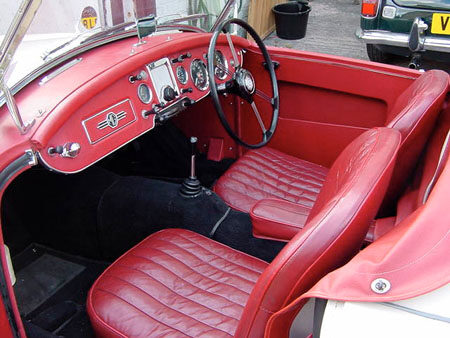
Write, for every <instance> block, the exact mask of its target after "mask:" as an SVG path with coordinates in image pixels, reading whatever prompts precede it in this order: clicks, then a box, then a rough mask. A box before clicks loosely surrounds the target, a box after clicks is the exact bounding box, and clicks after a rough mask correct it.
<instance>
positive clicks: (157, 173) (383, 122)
mask: <svg viewBox="0 0 450 338" xmlns="http://www.w3.org/2000/svg"><path fill="white" fill-rule="evenodd" d="M234 20H235V22H234V23H237V24H240V25H241V26H242V25H244V26H243V27H244V28H245V29H247V30H248V31H249V33H251V28H248V27H245V23H244V24H242V23H240V22H239V21H238V20H236V19H234ZM218 31H219V32H220V29H219V30H218ZM252 36H253V35H252ZM253 38H254V39H255V41H256V42H257V44H256V45H252V44H250V43H249V42H248V40H246V39H243V38H239V37H236V36H233V37H230V36H229V35H227V34H218V33H217V34H215V35H213V36H212V37H211V35H210V34H197V33H183V34H169V35H155V36H153V37H150V38H149V40H148V42H147V44H145V45H143V46H137V47H136V46H133V45H134V44H135V40H136V39H135V38H128V39H123V40H119V41H116V42H114V43H111V44H108V45H104V46H101V47H98V48H96V49H95V50H91V51H88V52H85V53H84V54H83V55H82V61H80V62H78V63H76V64H75V65H74V66H72V67H71V68H69V69H67V70H65V71H64V72H63V73H60V74H59V75H58V76H57V77H55V78H53V79H52V80H50V81H49V82H48V83H46V84H45V85H39V84H38V82H39V81H38V80H36V81H35V83H33V84H31V85H30V86H28V87H26V88H24V89H23V90H22V91H21V92H19V93H18V94H17V100H18V102H19V103H20V104H21V105H22V106H23V107H27V104H31V102H35V101H37V102H40V103H41V102H42V105H43V106H45V107H47V109H46V110H47V111H51V114H47V115H45V116H44V117H43V119H45V120H44V122H45V123H44V122H43V123H42V124H41V126H40V128H39V129H38V131H37V132H36V133H34V134H33V136H32V139H31V141H32V142H33V143H34V144H36V145H37V146H38V147H40V149H41V150H40V151H39V159H40V162H39V165H36V166H34V167H32V168H30V169H29V170H26V171H24V172H23V173H21V174H20V175H19V176H17V177H16V178H15V179H14V180H13V182H12V183H11V184H10V185H9V186H8V188H7V189H6V191H5V194H4V195H3V198H2V201H1V206H2V208H1V223H2V231H3V237H4V240H5V244H6V245H7V246H8V248H9V250H10V253H11V257H12V265H13V267H14V271H15V278H16V282H15V285H14V293H15V301H16V302H17V305H18V308H19V311H20V315H21V317H22V320H23V323H24V326H25V329H26V331H27V333H28V334H29V335H30V336H41V337H54V336H93V335H94V334H95V335H97V336H139V335H167V336H192V337H193V336H195V337H198V336H214V337H216V336H217V337H219V336H252V337H253V336H254V337H261V336H263V335H264V332H265V330H267V327H268V323H269V322H270V318H271V316H272V315H273V314H275V313H277V312H278V311H280V310H281V309H283V308H284V307H286V306H287V305H289V303H290V302H292V301H293V300H294V299H296V298H297V297H299V296H300V295H301V294H303V293H305V292H306V291H307V290H308V289H310V288H311V287H312V286H313V285H314V284H315V283H317V282H318V281H319V280H320V279H321V278H322V277H323V276H325V275H326V274H327V273H329V272H330V271H333V270H335V269H336V268H338V267H340V266H342V265H344V264H345V263H346V262H348V261H349V260H350V259H351V258H352V257H353V256H354V255H355V254H357V253H358V252H359V251H360V250H361V249H363V248H364V247H365V246H367V245H370V243H372V242H373V241H376V240H377V239H378V238H379V237H381V236H382V235H383V234H384V233H386V232H388V231H390V230H391V229H393V228H394V227H395V225H396V224H398V223H399V222H400V221H401V220H403V219H404V218H406V217H408V215H410V214H411V213H412V212H413V211H414V210H415V209H417V208H419V207H420V206H421V205H423V204H424V203H425V202H426V198H427V196H428V195H429V192H430V190H431V189H432V187H433V184H434V183H435V182H436V180H437V178H438V176H439V173H440V170H442V163H443V162H442V158H443V157H444V158H445V157H446V156H447V157H448V151H449V150H448V148H449V147H448V130H449V127H450V109H449V108H447V107H446V106H445V107H444V108H445V109H443V110H442V106H443V104H444V101H445V100H446V95H447V87H448V75H447V74H446V73H444V72H442V71H435V70H433V71H428V72H425V73H419V72H415V71H411V70H406V69H405V70H401V69H399V68H395V67H391V66H387V65H378V64H369V63H361V62H358V61H355V60H350V59H340V58H337V57H333V56H325V55H320V54H314V53H306V52H299V51H293V50H287V49H278V48H275V47H271V48H269V50H267V49H265V47H264V46H263V43H262V41H260V39H259V37H257V36H256V37H255V36H253ZM230 39H231V41H230ZM211 46H212V47H211ZM130 49H131V50H132V51H133V52H132V53H130ZM210 60H214V62H212V61H211V62H208V61H210ZM238 65H240V66H241V67H237V66H238ZM49 72H51V71H49ZM238 72H239V74H238ZM211 78H212V79H214V81H210V79H211ZM255 107H256V108H255ZM24 110H25V111H26V109H24ZM50 122H51V123H50ZM75 143H76V144H77V145H78V146H79V148H75V147H73V145H74V144H75ZM297 313H298V312H297ZM297 313H294V314H289V315H288V316H285V317H283V318H282V320H281V322H282V324H277V325H278V326H277V327H278V329H277V330H278V332H279V334H280V336H281V335H283V334H285V335H289V332H290V330H291V334H292V332H293V331H292V330H293V329H291V326H292V327H294V326H295V325H297V324H296V323H297V321H298V316H296V315H297ZM300 314H302V313H300ZM296 317H297V318H296ZM293 323H294V325H293ZM299 325H302V324H299ZM305 330H306V332H308V330H309V328H308V329H306V328H305ZM309 333H311V332H309Z"/></svg>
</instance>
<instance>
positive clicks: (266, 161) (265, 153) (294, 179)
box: [214, 147, 328, 212]
mask: <svg viewBox="0 0 450 338" xmlns="http://www.w3.org/2000/svg"><path fill="white" fill-rule="evenodd" d="M327 173H328V168H325V167H323V166H321V165H318V164H314V163H311V162H308V161H305V160H301V159H299V158H297V157H294V156H290V155H287V154H284V153H282V152H280V151H278V150H275V149H272V148H269V147H264V148H260V149H256V150H250V151H248V152H247V153H246V154H245V155H244V156H242V157H241V158H240V159H239V160H238V161H236V163H234V164H233V165H232V166H231V167H230V169H228V170H227V171H226V172H225V174H224V175H222V177H220V179H219V180H218V181H217V183H216V185H215V186H214V191H215V192H216V193H217V194H218V195H219V196H220V197H222V199H223V200H224V201H225V202H226V203H227V204H228V205H230V206H231V207H232V208H233V209H236V210H240V211H243V212H249V211H250V209H251V208H252V206H253V205H254V204H255V203H256V202H257V201H259V200H262V199H264V198H278V199H282V200H286V201H290V202H293V203H296V204H301V205H302V206H304V207H306V208H311V207H312V206H313V205H314V202H315V200H316V198H317V195H318V194H319V191H320V188H321V187H322V185H323V182H324V181H325V178H326V176H327Z"/></svg>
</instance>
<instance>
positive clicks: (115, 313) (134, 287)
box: [87, 128, 400, 337]
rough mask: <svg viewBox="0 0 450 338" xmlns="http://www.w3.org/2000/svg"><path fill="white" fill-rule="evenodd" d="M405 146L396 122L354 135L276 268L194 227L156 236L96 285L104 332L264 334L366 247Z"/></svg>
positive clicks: (92, 308) (93, 302)
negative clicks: (289, 307)
mask: <svg viewBox="0 0 450 338" xmlns="http://www.w3.org/2000/svg"><path fill="white" fill-rule="evenodd" d="M399 144H400V134H399V132H398V131H396V130H393V129H388V128H376V129H373V130H370V131H367V132H365V133H364V134H362V135H361V136H360V137H358V138H357V139H356V140H354V141H353V142H352V143H351V144H350V145H349V146H348V147H347V148H346V149H345V150H344V151H343V152H342V154H341V155H340V156H339V157H338V159H337V160H336V162H335V164H334V165H333V168H332V169H331V170H330V173H329V174H328V176H327V179H326V181H325V182H324V186H323V188H322V192H321V193H320V196H319V197H318V199H317V201H316V207H315V208H317V209H315V216H314V217H313V218H312V219H311V220H310V221H309V222H308V224H307V225H306V226H305V228H304V229H303V230H302V231H300V232H299V233H297V235H295V237H294V238H292V239H291V240H290V241H289V243H288V244H287V245H286V246H285V247H284V248H283V250H282V251H281V252H280V253H279V254H278V255H277V257H276V258H275V259H274V261H273V262H272V263H270V264H268V263H266V262H263V261H261V260H259V259H257V258H254V257H251V256H248V255H246V254H244V253H242V252H239V251H236V250H234V249H231V248H229V247H226V246H224V245H222V244H220V243H217V242H215V241H213V240H211V239H209V238H206V237H203V236H201V235H198V234H196V233H194V232H191V231H187V230H181V229H168V230H163V231H160V232H157V233H155V234H153V235H151V236H149V237H147V238H146V239H145V240H144V241H142V242H141V243H139V244H138V245H137V246H135V247H134V248H132V249H131V250H129V251H128V252H127V253H125V254H124V255H123V256H122V257H120V258H119V259H118V260H117V261H116V262H114V263H113V264H112V265H111V266H110V267H109V268H108V269H107V270H106V271H105V272H104V273H103V274H102V275H101V276H100V277H99V278H98V280H97V281H96V282H95V284H94V285H93V287H92V288H91V290H90V292H89V295H88V302H87V309H88V313H89V317H90V319H91V322H92V325H93V328H94V330H95V332H96V334H97V335H98V336H102V337H106V336H116V337H117V336H118V337H129V336H170V337H181V336H195V337H199V336H214V337H225V336H237V337H250V336H251V337H262V336H263V335H264V331H265V329H266V326H267V323H268V321H269V319H270V317H271V316H272V314H274V313H275V312H277V311H279V310H280V309H282V308H283V307H285V306H286V305H288V304H289V303H290V302H291V301H292V300H293V299H295V298H296V297H298V296H299V295H300V294H302V293H304V292H305V291H307V290H308V289H309V288H310V287H311V286H312V285H314V284H315V283H316V282H317V281H318V280H319V279H320V278H321V277H323V276H324V275H325V274H327V273H328V272H330V271H332V270H334V269H336V268H337V267H339V266H341V265H342V264H344V263H346V262H347V261H348V260H349V259H350V258H351V257H352V256H353V255H354V254H355V253H356V252H357V251H358V250H359V248H360V245H361V243H362V241H363V239H364V236H365V234H366V232H367V229H368V227H369V224H370V221H371V220H372V218H373V217H374V216H375V213H376V212H377V210H378V207H379V205H380V203H381V200H382V198H383V196H384V193H385V191H386V187H387V185H388V182H389V179H390V175H391V173H392V169H393V165H394V162H395V157H396V154H397V151H398V147H399ZM292 319H293V318H286V322H285V325H281V326H280V327H281V329H280V332H279V333H280V334H279V336H280V337H281V336H287V335H288V331H289V328H290V325H291V323H292Z"/></svg>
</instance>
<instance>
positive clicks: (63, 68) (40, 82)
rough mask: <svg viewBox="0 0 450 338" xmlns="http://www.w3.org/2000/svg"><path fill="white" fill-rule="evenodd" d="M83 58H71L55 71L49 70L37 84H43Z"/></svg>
mask: <svg viewBox="0 0 450 338" xmlns="http://www.w3.org/2000/svg"><path fill="white" fill-rule="evenodd" d="M82 60H83V58H77V59H73V60H72V61H69V62H67V63H66V64H64V65H62V66H61V67H59V68H58V69H56V70H55V71H53V72H51V73H50V74H48V75H47V76H44V77H43V78H42V79H41V81H39V86H43V85H44V84H46V83H47V82H48V81H50V80H51V79H54V78H55V77H57V76H58V75H59V74H61V73H63V72H64V71H66V70H67V69H69V68H71V67H73V66H75V65H76V64H77V63H79V62H81V61H82Z"/></svg>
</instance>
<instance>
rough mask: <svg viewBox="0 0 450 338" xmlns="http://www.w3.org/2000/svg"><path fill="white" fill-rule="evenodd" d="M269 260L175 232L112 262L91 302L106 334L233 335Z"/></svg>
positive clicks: (96, 325)
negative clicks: (262, 259) (265, 260)
mask: <svg viewBox="0 0 450 338" xmlns="http://www.w3.org/2000/svg"><path fill="white" fill-rule="evenodd" d="M267 265H268V264H267V263H266V262H263V261H261V260H259V259H257V258H254V257H251V256H248V255H246V254H244V253H241V252H238V251H236V250H233V249H231V248H229V247H226V246H224V245H222V244H220V243H217V242H215V241H211V240H209V239H208V238H205V237H203V236H201V235H198V234H196V233H193V232H190V231H187V230H180V229H169V230H163V231H160V232H157V233H155V234H153V235H151V236H149V237H147V239H145V240H144V241H142V242H141V243H140V244H138V245H137V246H135V247H134V248H132V249H131V250H130V251H128V252H127V253H126V254H124V255H123V256H122V257H121V258H119V260H118V261H116V262H115V263H114V264H113V265H111V266H110V267H109V268H108V269H107V270H106V271H105V272H104V273H103V274H102V276H101V277H100V278H99V279H98V280H97V282H96V283H95V284H94V286H93V287H92V289H91V291H90V293H89V297H88V312H89V315H90V318H91V322H92V324H93V327H94V330H95V332H96V334H97V335H99V336H111V335H113V336H117V335H118V336H127V337H129V336H159V335H164V336H170V337H171V336H173V337H180V336H191V337H200V336H214V337H222V336H232V335H233V334H234V332H235V330H236V327H237V325H238V322H239V319H240V317H241V315H242V311H243V308H244V306H245V304H246V303H247V299H248V297H249V294H250V292H251V291H252V289H253V287H254V284H255V283H256V281H257V279H258V277H259V275H260V274H261V273H262V271H263V270H264V269H265V268H266V267H267Z"/></svg>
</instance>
